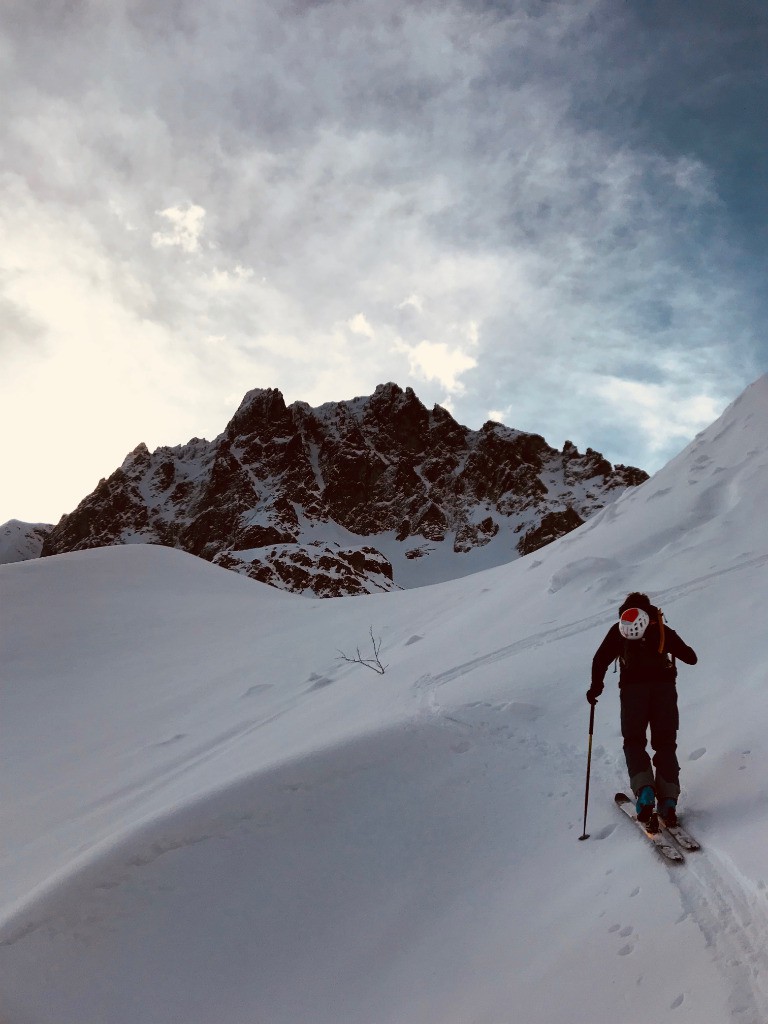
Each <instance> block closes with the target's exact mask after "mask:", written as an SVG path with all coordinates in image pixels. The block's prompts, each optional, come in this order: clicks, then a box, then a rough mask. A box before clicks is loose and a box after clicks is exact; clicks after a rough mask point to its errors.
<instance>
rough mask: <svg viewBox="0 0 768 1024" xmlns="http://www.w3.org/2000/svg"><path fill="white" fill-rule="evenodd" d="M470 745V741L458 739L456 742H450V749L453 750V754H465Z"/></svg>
mask: <svg viewBox="0 0 768 1024" xmlns="http://www.w3.org/2000/svg"><path fill="white" fill-rule="evenodd" d="M470 746H471V743H469V742H468V741H467V740H459V741H458V743H452V744H451V750H452V751H453V752H454V754H466V752H467V751H468V750H469V748H470Z"/></svg>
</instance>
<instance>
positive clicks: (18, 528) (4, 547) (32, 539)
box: [0, 519, 53, 565]
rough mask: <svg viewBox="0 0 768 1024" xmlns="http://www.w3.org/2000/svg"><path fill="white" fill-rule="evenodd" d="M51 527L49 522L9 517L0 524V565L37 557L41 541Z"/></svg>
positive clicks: (41, 545) (41, 546) (41, 544)
mask: <svg viewBox="0 0 768 1024" xmlns="http://www.w3.org/2000/svg"><path fill="white" fill-rule="evenodd" d="M52 529H53V527H52V526H51V525H50V524H49V523H22V522H21V521H20V520H18V519H9V520H8V522H7V523H3V525H2V526H0V565H10V564H11V563H12V562H26V561H27V560H28V559H30V558H39V557H40V552H41V551H42V549H43V542H44V541H45V538H46V537H47V536H48V534H49V533H50V532H51V530H52Z"/></svg>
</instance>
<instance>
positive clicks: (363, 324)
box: [347, 313, 375, 338]
mask: <svg viewBox="0 0 768 1024" xmlns="http://www.w3.org/2000/svg"><path fill="white" fill-rule="evenodd" d="M347 326H348V327H349V329H350V331H352V333H353V334H362V336H363V337H364V338H373V337H375V334H374V330H373V328H372V327H371V325H370V324H369V323H368V320H367V319H366V318H365V316H364V315H363V314H362V313H357V314H356V315H355V316H353V317H352V318H351V319H350V320H347Z"/></svg>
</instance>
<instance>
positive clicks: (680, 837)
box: [659, 818, 701, 850]
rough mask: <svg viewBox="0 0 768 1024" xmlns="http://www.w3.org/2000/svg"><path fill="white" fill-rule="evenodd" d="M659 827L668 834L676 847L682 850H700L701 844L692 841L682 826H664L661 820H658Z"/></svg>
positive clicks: (691, 837)
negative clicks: (676, 844)
mask: <svg viewBox="0 0 768 1024" xmlns="http://www.w3.org/2000/svg"><path fill="white" fill-rule="evenodd" d="M659 825H660V826H661V828H662V830H663V831H664V832H666V833H668V834H669V835H670V836H672V838H673V839H674V840H675V842H676V843H678V845H680V846H682V848H683V849H684V850H700V849H701V844H700V843H699V841H698V839H694V838H693V836H692V835H691V833H690V832H688V830H687V829H684V828H683V826H682V825H680V824H677V825H665V824H664V822H663V821H662V819H661V818H659Z"/></svg>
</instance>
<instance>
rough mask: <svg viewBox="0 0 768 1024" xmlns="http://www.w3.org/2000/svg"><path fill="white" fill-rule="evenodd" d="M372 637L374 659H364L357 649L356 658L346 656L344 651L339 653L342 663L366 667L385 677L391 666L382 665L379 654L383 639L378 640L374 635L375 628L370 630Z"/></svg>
mask: <svg viewBox="0 0 768 1024" xmlns="http://www.w3.org/2000/svg"><path fill="white" fill-rule="evenodd" d="M368 632H369V634H370V637H371V647H372V648H373V657H372V658H364V657H363V656H362V654H361V653H360V648H359V647H357V648H356V653H355V655H354V657H352V656H351V655H349V654H345V653H344V651H339V660H340V661H349V662H352V663H355V664H358V665H365V667H366V668H370V669H373V671H374V672H378V673H379V675H380V676H383V675H384V673H385V671H386V670H387V669H388V668H389V665H382V663H381V659H380V658H379V652H380V651H381V637H379V639H378V640H377V639H376V637H375V636H374V635H373V626H371V627H370V629H369V630H368Z"/></svg>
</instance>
